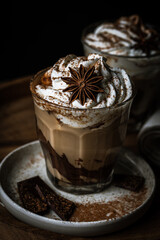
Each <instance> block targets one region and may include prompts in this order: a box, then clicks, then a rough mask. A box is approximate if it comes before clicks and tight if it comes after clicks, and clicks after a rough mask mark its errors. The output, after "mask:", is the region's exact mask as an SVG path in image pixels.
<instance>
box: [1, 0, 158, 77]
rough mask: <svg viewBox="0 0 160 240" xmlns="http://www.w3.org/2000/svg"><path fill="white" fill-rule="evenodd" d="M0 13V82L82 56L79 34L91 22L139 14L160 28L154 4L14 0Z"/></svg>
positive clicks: (156, 8) (156, 7)
mask: <svg viewBox="0 0 160 240" xmlns="http://www.w3.org/2000/svg"><path fill="white" fill-rule="evenodd" d="M1 14H3V16H4V17H3V19H2V21H1V24H2V27H1V40H2V44H1V59H2V61H1V62H2V68H1V75H0V76H1V80H8V79H12V78H17V77H21V76H26V75H28V74H34V73H36V72H37V71H39V70H40V69H42V68H45V67H48V66H51V65H53V64H54V63H55V62H56V61H57V60H58V59H59V58H60V57H63V56H65V55H66V54H70V53H74V54H76V55H83V49H82V45H81V41H80V38H81V33H82V30H83V29H84V27H85V26H86V25H88V24H91V23H93V22H97V21H101V20H103V19H104V20H105V19H107V20H110V19H116V18H118V17H120V16H129V15H131V14H139V15H140V16H141V17H142V19H143V20H144V21H145V22H149V23H151V24H156V25H158V26H159V25H160V21H159V19H160V10H159V6H158V5H157V4H156V1H155V2H154V1H146V2H144V1H143V2H140V1H139V2H137V3H136V2H135V1H125V2H124V3H123V1H121V2H116V1H111V0H110V1H96V0H95V1H73V0H72V1H71V2H70V1H64V2H63V1H45V0H44V1H41V2H38V1H32V2H29V1H21V2H19V1H18V2H17V1H14V2H12V3H10V2H9V3H8V2H7V3H6V6H5V9H4V13H3V11H2V12H1Z"/></svg>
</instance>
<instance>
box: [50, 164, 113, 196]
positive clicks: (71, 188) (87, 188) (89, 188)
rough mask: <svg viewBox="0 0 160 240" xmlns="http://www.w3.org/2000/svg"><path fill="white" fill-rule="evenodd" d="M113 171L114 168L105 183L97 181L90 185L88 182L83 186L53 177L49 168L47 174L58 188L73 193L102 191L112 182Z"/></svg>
mask: <svg viewBox="0 0 160 240" xmlns="http://www.w3.org/2000/svg"><path fill="white" fill-rule="evenodd" d="M113 172H114V170H112V172H111V173H110V175H109V176H108V179H107V181H106V182H105V183H96V184H90V185H88V184H86V185H83V186H82V185H81V186H77V185H72V184H70V183H67V182H64V181H62V180H59V179H58V178H55V177H53V176H52V174H51V173H50V172H49V170H48V169H47V175H48V177H49V179H50V180H51V182H52V183H53V185H54V186H55V187H56V188H58V189H59V190H62V191H64V192H68V193H73V194H89V193H97V192H101V191H102V190H104V189H105V188H106V187H108V185H110V183H111V182H112V177H113Z"/></svg>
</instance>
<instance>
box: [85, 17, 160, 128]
mask: <svg viewBox="0 0 160 240" xmlns="http://www.w3.org/2000/svg"><path fill="white" fill-rule="evenodd" d="M82 43H83V48H84V54H85V55H86V56H87V55H88V54H90V53H99V54H102V55H103V56H105V57H106V59H107V63H108V65H109V66H111V67H120V68H123V69H125V70H126V72H127V74H128V75H129V76H130V78H131V80H132V81H133V82H134V84H135V86H136V89H137V94H136V97H135V99H134V101H133V104H132V108H131V115H130V119H129V126H128V127H129V130H130V131H138V130H139V129H140V128H141V126H142V124H143V123H144V121H145V120H146V119H147V118H148V117H149V116H150V114H151V113H152V111H154V109H155V106H156V98H157V96H158V95H159V93H158V89H159V87H160V81H159V78H160V34H159V31H158V30H157V29H156V28H155V27H153V26H151V25H148V24H144V23H143V21H142V19H141V18H140V17H139V16H138V15H132V16H129V17H121V18H119V19H117V20H115V21H103V22H101V23H95V24H91V25H90V26H87V27H86V28H85V29H84V31H83V34H82Z"/></svg>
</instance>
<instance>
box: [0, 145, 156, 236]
mask: <svg viewBox="0 0 160 240" xmlns="http://www.w3.org/2000/svg"><path fill="white" fill-rule="evenodd" d="M118 162H119V163H118V164H117V166H116V171H118V172H127V173H129V174H141V175H143V177H144V178H145V189H146V193H145V197H144V199H143V201H142V203H141V204H140V206H138V207H135V208H134V209H132V211H130V212H129V213H127V214H125V215H123V216H121V217H118V218H115V219H111V220H108V221H107V220H100V221H90V222H73V221H72V222H71V221H62V220H60V219H59V218H58V217H57V216H56V214H55V213H54V212H53V211H50V213H49V214H46V215H45V216H39V215H37V214H34V213H31V212H30V211H28V210H25V209H24V208H23V207H22V205H21V202H20V199H19V195H18V192H17V182H18V181H21V180H24V179H27V178H29V177H33V176H36V175H39V176H40V177H41V178H42V179H43V180H44V181H45V182H46V183H47V184H48V185H50V186H51V187H52V188H54V187H53V186H52V184H51V182H50V181H49V179H48V177H47V175H46V169H45V161H44V158H43V154H42V151H41V147H40V144H39V141H34V142H31V143H28V144H25V145H23V146H21V147H19V148H17V149H16V150H14V151H12V152H11V153H10V154H8V155H7V156H6V157H5V158H4V159H3V161H2V162H1V165H0V198H1V201H2V203H3V204H4V205H5V207H6V208H7V209H8V211H9V212H10V213H12V214H13V215H14V216H15V217H17V218H18V219H20V220H22V221H23V222H26V223H28V224H30V225H32V226H36V227H39V228H42V229H46V230H50V231H53V232H57V233H62V234H69V235H75V236H96V235H102V234H106V233H111V232H114V231H117V230H119V229H122V228H125V227H127V226H128V225H130V224H131V223H133V222H135V221H136V220H137V219H138V218H139V217H141V216H142V215H143V214H144V213H145V212H146V210H147V209H148V207H149V205H150V204H151V200H152V196H153V193H154V189H155V177H154V174H153V171H152V169H151V168H150V166H149V165H148V164H147V163H146V161H145V160H143V159H142V158H140V157H137V156H135V155H134V154H133V153H132V152H130V151H128V150H126V149H122V150H121V154H120V156H119V161H118ZM54 190H55V191H57V192H58V193H59V194H60V195H62V196H64V197H66V198H68V199H70V200H72V201H75V202H77V203H85V202H88V203H95V202H108V201H114V200H115V199H117V198H119V197H121V196H125V195H129V194H131V192H130V191H128V190H123V189H121V188H118V187H115V186H113V185H111V186H109V187H108V188H107V189H106V190H104V191H103V192H101V193H96V194H86V195H79V196H77V195H74V194H69V193H65V192H62V191H59V190H57V189H55V188H54Z"/></svg>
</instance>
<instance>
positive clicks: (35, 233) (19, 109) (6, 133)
mask: <svg viewBox="0 0 160 240" xmlns="http://www.w3.org/2000/svg"><path fill="white" fill-rule="evenodd" d="M30 79H31V76H27V77H23V78H19V79H15V80H12V81H10V82H6V83H3V84H0V101H1V105H0V161H1V160H2V159H3V157H4V156H5V155H6V154H7V153H9V152H10V151H11V150H13V149H15V148H17V147H19V146H21V145H22V144H24V143H27V142H30V141H33V140H35V139H37V136H36V131H35V121H34V108H33V103H32V98H31V94H30V90H29V81H30ZM125 146H127V147H129V148H130V149H132V150H134V151H138V149H137V146H136V135H135V134H132V135H128V136H127V138H126V141H125ZM158 173H159V169H155V174H156V178H157V189H158V188H160V177H159V176H158V175H159V174H158ZM159 199H160V191H156V193H155V198H154V201H153V204H152V206H151V208H150V209H149V211H148V212H147V213H146V214H145V215H144V217H142V218H141V219H140V220H138V222H137V223H135V224H134V225H132V226H130V227H128V228H126V229H124V230H122V231H119V232H117V233H113V234H110V235H106V236H102V237H95V238H94V239H96V240H100V239H103V240H104V239H107V240H113V239H114V240H116V239H117V240H119V239H125V240H143V239H150V240H153V239H154V240H155V239H160V218H159V216H160V200H159ZM0 232H1V234H0V235H1V237H0V238H1V239H2V240H10V239H12V240H17V239H24V240H28V239H38V240H44V239H50V240H52V239H54V240H59V239H65V240H71V239H72V240H73V239H74V240H75V239H79V240H83V239H85V238H78V237H77V238H76V237H73V236H68V235H63V234H58V233H53V232H49V231H45V230H41V229H38V228H36V227H32V226H30V225H27V224H25V223H23V222H21V221H19V220H17V219H16V218H15V217H13V216H12V215H11V214H10V213H9V212H8V211H7V210H6V209H5V208H4V207H3V206H2V205H0ZM87 239H93V237H92V238H87Z"/></svg>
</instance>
